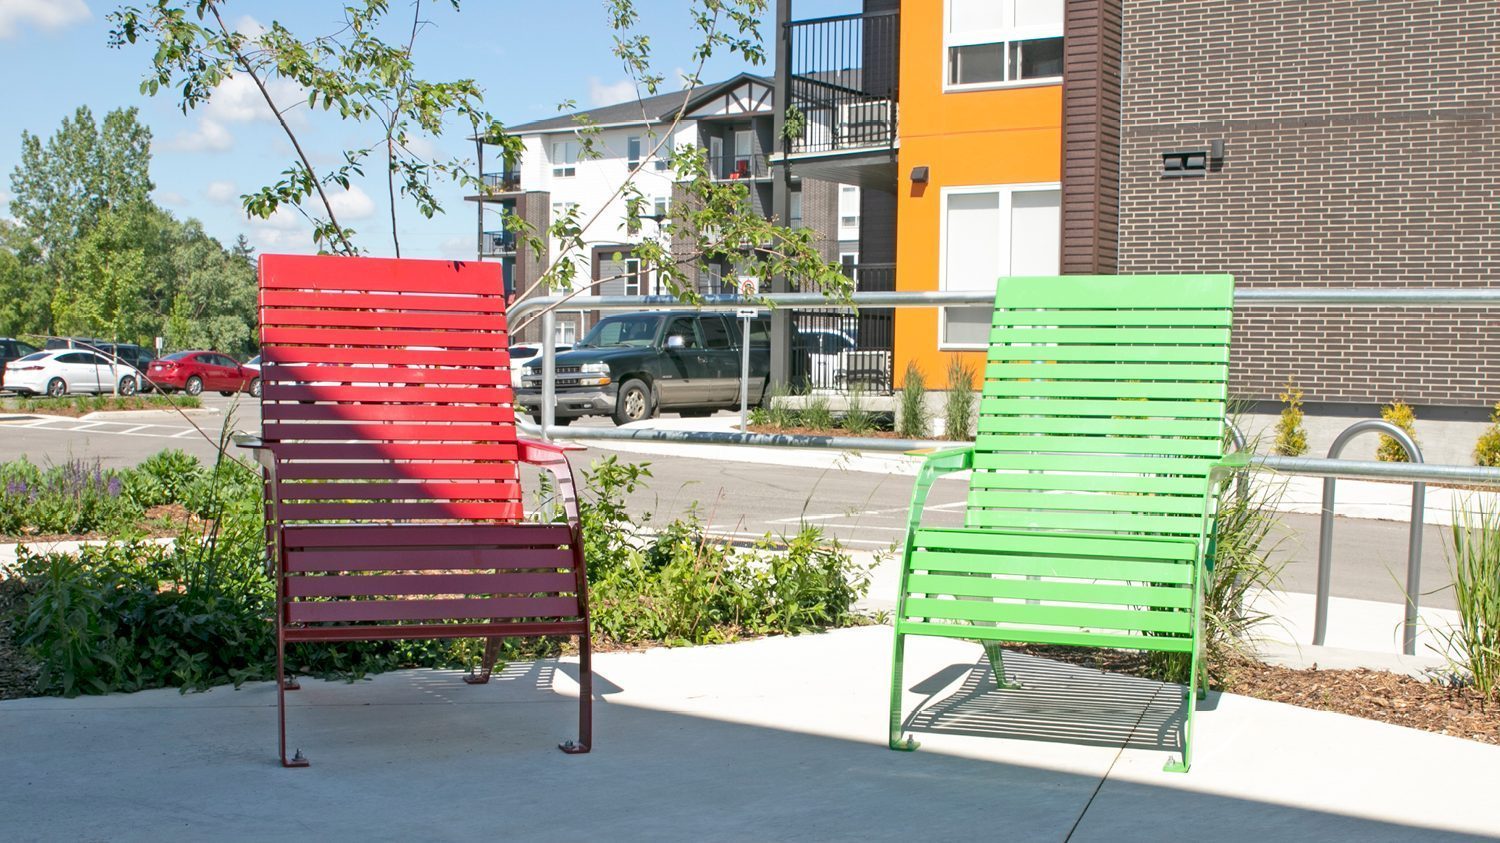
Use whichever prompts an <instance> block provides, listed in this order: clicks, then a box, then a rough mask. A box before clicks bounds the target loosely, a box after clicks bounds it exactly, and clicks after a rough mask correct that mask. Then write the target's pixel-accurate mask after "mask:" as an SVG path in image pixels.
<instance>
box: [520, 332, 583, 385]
mask: <svg viewBox="0 0 1500 843" xmlns="http://www.w3.org/2000/svg"><path fill="white" fill-rule="evenodd" d="M545 347H546V346H544V345H543V344H542V343H539V342H522V343H516V344H515V345H513V346H511V347H510V385H511V386H514V387H519V386H520V385H521V375H523V374H524V373H525V367H526V364H527V363H530V362H531V361H533V360H540V359H541V358H542V349H543V348H545ZM572 350H573V346H571V345H559V346H557V353H558V354H562V353H563V352H564V351H572ZM537 365H538V366H540V365H541V364H540V363H538V364H537Z"/></svg>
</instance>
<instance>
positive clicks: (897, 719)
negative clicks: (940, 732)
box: [889, 632, 918, 752]
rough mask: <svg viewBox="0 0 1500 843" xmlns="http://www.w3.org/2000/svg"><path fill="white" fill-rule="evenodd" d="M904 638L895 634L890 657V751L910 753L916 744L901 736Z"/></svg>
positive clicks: (910, 738) (909, 737) (914, 741)
mask: <svg viewBox="0 0 1500 843" xmlns="http://www.w3.org/2000/svg"><path fill="white" fill-rule="evenodd" d="M905 658H906V637H905V636H903V635H902V634H901V633H900V632H897V633H896V647H895V651H894V653H893V654H892V656H891V734H890V740H889V743H890V747H891V749H895V750H899V751H901V752H911V751H912V750H914V749H916V748H917V746H918V744H917V742H916V740H914V739H913V738H912V737H911V736H910V735H908V736H906V737H904V738H903V737H902V736H901V692H902V690H903V689H902V687H901V684H902V683H901V673H902V669H903V668H904V667H905V665H904V663H903V662H904V660H905Z"/></svg>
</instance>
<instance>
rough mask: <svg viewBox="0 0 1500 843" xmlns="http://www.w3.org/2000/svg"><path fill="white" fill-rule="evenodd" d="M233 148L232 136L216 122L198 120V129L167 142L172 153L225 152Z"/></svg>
mask: <svg viewBox="0 0 1500 843" xmlns="http://www.w3.org/2000/svg"><path fill="white" fill-rule="evenodd" d="M233 148H234V135H233V134H232V133H231V132H230V131H229V130H228V129H226V128H224V125H223V124H222V123H220V122H219V121H217V120H213V119H210V118H208V117H200V118H198V128H197V129H194V130H193V131H191V132H188V133H186V134H181V135H178V136H177V137H175V138H172V139H171V140H169V141H167V149H170V150H172V151H173V152H227V151H228V150H230V149H233Z"/></svg>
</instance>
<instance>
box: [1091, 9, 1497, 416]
mask: <svg viewBox="0 0 1500 843" xmlns="http://www.w3.org/2000/svg"><path fill="white" fill-rule="evenodd" d="M1121 14H1122V23H1123V39H1122V40H1123V73H1122V76H1123V84H1122V98H1123V108H1122V113H1123V116H1122V119H1121V130H1122V131H1121V140H1120V145H1121V148H1120V161H1121V163H1120V229H1119V271H1120V272H1121V273H1132V274H1134V273H1154V272H1229V273H1232V274H1234V275H1235V276H1236V278H1237V279H1238V281H1239V283H1240V284H1243V285H1249V286H1275V287H1283V286H1290V287H1297V286H1320V285H1331V286H1392V287H1404V286H1430V285H1444V286H1480V287H1482V286H1500V163H1497V160H1496V159H1497V157H1500V120H1497V118H1500V2H1496V0H1418V1H1417V2H1411V0H1403V1H1402V2H1396V0H1271V1H1270V2H1268V0H1223V2H1217V3H1204V2H1202V0H1125V2H1124V3H1123V10H1122V13H1121ZM1219 139H1222V140H1223V141H1224V147H1225V150H1224V151H1225V154H1224V158H1223V161H1222V163H1214V164H1212V165H1211V166H1210V168H1209V172H1207V173H1206V174H1204V175H1201V176H1188V177H1180V178H1165V177H1163V176H1162V174H1161V173H1162V160H1161V154H1162V153H1163V152H1166V151H1171V150H1177V149H1195V150H1197V149H1202V150H1207V149H1209V145H1210V142H1211V141H1213V140H1219ZM1235 327H1236V337H1235V346H1236V347H1235V356H1234V360H1233V366H1232V370H1231V390H1232V392H1233V394H1235V395H1237V396H1240V397H1243V398H1247V399H1257V400H1260V399H1271V398H1274V396H1275V394H1276V392H1277V391H1278V390H1279V387H1280V385H1281V384H1283V383H1284V382H1285V381H1286V379H1287V377H1288V376H1292V377H1295V378H1296V379H1297V381H1298V383H1299V384H1300V385H1301V386H1302V387H1303V388H1304V389H1306V391H1307V398H1308V400H1309V401H1315V402H1335V403H1345V404H1350V403H1352V404H1368V403H1376V402H1386V401H1389V400H1391V399H1393V398H1397V397H1399V398H1402V399H1405V400H1406V401H1408V402H1412V403H1416V404H1428V405H1446V406H1451V407H1464V406H1467V407H1477V406H1482V405H1490V404H1493V403H1495V402H1496V401H1497V400H1500V344H1497V343H1496V342H1495V339H1496V337H1497V331H1496V329H1497V328H1500V312H1495V311H1486V310H1467V311H1425V312H1424V311H1416V310H1395V309H1392V310H1378V311H1371V310H1363V311H1350V310H1337V309H1328V308H1318V309H1306V308H1298V309H1283V310H1279V311H1274V312H1273V311H1272V310H1270V309H1267V308H1244V309H1242V310H1240V311H1239V314H1238V315H1237V318H1236V325H1235Z"/></svg>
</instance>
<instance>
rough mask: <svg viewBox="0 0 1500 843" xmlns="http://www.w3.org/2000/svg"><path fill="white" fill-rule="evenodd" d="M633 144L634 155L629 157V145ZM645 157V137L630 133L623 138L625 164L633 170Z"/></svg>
mask: <svg viewBox="0 0 1500 843" xmlns="http://www.w3.org/2000/svg"><path fill="white" fill-rule="evenodd" d="M632 143H633V144H635V157H634V158H632V157H630V145H631V144H632ZM645 158H646V139H645V138H644V137H642V136H640V135H631V136H630V137H627V138H626V139H625V166H627V167H629V168H630V169H632V170H634V169H635V168H636V167H639V166H640V165H641V162H642V161H644V160H645Z"/></svg>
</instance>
